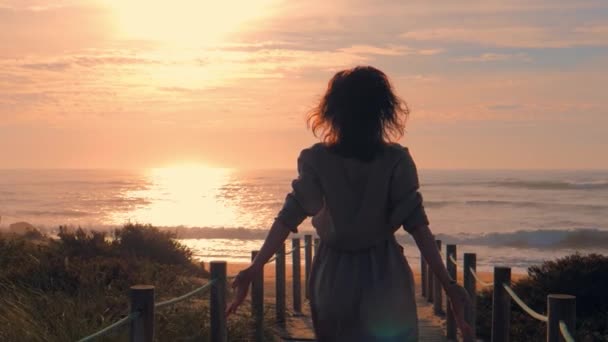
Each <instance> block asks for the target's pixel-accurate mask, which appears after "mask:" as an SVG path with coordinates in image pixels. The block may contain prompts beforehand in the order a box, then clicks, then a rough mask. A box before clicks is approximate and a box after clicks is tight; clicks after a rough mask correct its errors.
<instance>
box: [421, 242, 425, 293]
mask: <svg viewBox="0 0 608 342" xmlns="http://www.w3.org/2000/svg"><path fill="white" fill-rule="evenodd" d="M420 287H421V289H422V297H426V260H424V257H423V256H422V253H420Z"/></svg>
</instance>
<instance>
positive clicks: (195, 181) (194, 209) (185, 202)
mask: <svg viewBox="0 0 608 342" xmlns="http://www.w3.org/2000/svg"><path fill="white" fill-rule="evenodd" d="M232 172H233V170H232V169H223V168H211V167H206V166H202V165H187V166H175V167H166V168H155V169H150V170H149V171H148V172H147V174H146V177H147V178H148V182H149V184H150V185H149V186H148V187H147V188H146V189H143V190H135V191H131V192H129V193H127V194H125V197H127V198H143V199H145V200H147V201H148V204H147V205H145V206H142V207H140V208H137V209H135V210H133V211H130V212H128V213H117V214H115V215H114V217H113V218H112V221H114V222H116V223H117V224H120V223H124V222H125V221H131V222H139V223H150V224H153V225H156V226H175V225H176V224H178V225H184V226H197V227H221V226H223V225H224V224H225V223H226V222H231V221H232V222H234V221H236V220H237V217H238V213H237V208H236V207H235V206H233V205H232V204H231V203H229V202H226V201H222V199H221V193H222V188H223V187H224V186H225V185H226V184H228V182H229V180H230V176H231V174H232Z"/></svg>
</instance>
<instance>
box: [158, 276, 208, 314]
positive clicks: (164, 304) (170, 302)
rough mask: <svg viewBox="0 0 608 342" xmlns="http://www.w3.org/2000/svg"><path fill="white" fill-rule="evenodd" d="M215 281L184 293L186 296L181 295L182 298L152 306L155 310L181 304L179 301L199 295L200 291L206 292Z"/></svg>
mask: <svg viewBox="0 0 608 342" xmlns="http://www.w3.org/2000/svg"><path fill="white" fill-rule="evenodd" d="M216 281H217V279H212V280H210V281H209V282H207V284H205V285H203V286H201V287H199V288H197V289H194V290H192V291H190V292H188V293H186V294H184V295H182V296H179V297H175V298H173V299H169V300H166V301H164V302H159V303H156V304H155V305H154V307H155V308H162V307H164V306H168V305H172V304H175V303H178V302H181V301H183V300H185V299H188V298H190V297H192V296H194V295H195V294H197V293H199V292H201V291H204V290H206V289H207V288H209V287H210V286H211V285H213V284H214V283H215V282H216Z"/></svg>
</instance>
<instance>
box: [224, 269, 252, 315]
mask: <svg viewBox="0 0 608 342" xmlns="http://www.w3.org/2000/svg"><path fill="white" fill-rule="evenodd" d="M254 274H255V271H254V270H253V269H252V268H251V267H248V268H246V269H244V270H242V271H241V272H239V273H238V274H237V275H236V277H235V278H234V281H232V289H233V290H235V292H236V295H235V297H234V299H233V300H232V303H231V304H230V306H228V308H227V309H226V316H230V315H231V314H233V313H235V312H236V309H238V307H239V306H240V305H241V304H242V303H243V301H244V300H245V298H246V297H247V292H248V291H249V285H250V284H251V281H252V280H253V276H254Z"/></svg>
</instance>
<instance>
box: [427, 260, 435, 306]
mask: <svg viewBox="0 0 608 342" xmlns="http://www.w3.org/2000/svg"><path fill="white" fill-rule="evenodd" d="M433 280H435V273H433V270H431V266H430V265H429V264H428V263H427V264H426V301H427V302H429V303H432V302H433V300H434V299H435V298H434V297H435V295H434V292H435V285H434V284H435V282H434V281H433Z"/></svg>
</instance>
